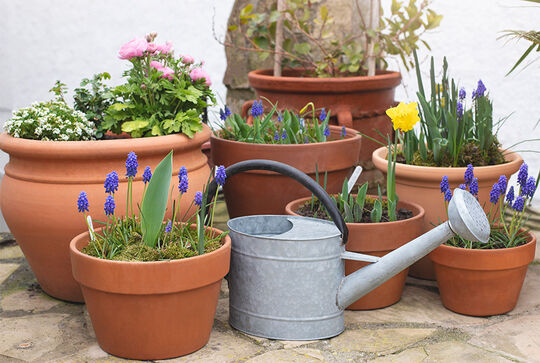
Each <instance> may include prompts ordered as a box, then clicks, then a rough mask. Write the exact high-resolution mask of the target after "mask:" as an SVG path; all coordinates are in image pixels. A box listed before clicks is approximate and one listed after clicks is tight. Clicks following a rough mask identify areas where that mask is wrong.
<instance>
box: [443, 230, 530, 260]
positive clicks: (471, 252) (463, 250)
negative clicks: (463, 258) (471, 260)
mask: <svg viewBox="0 0 540 363" xmlns="http://www.w3.org/2000/svg"><path fill="white" fill-rule="evenodd" d="M527 235H528V236H529V238H530V241H529V242H527V243H525V244H523V245H520V246H517V247H510V248H492V249H478V248H463V247H455V246H448V245H445V244H442V245H440V246H439V247H437V248H440V249H441V250H443V251H444V250H446V251H448V252H450V253H456V254H461V255H465V254H467V255H475V254H476V255H481V254H485V253H492V254H503V253H507V252H508V251H519V250H524V249H526V248H527V247H530V245H531V243H533V242H536V237H534V235H533V234H532V233H531V232H530V231H528V232H527Z"/></svg>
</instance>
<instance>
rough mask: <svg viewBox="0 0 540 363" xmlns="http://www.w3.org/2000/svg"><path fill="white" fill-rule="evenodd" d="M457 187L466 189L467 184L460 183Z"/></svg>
mask: <svg viewBox="0 0 540 363" xmlns="http://www.w3.org/2000/svg"><path fill="white" fill-rule="evenodd" d="M459 189H461V190H467V186H466V185H465V184H460V185H459Z"/></svg>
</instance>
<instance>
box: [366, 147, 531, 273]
mask: <svg viewBox="0 0 540 363" xmlns="http://www.w3.org/2000/svg"><path fill="white" fill-rule="evenodd" d="M387 155H388V150H387V148H386V147H381V148H379V149H377V150H375V151H374V152H373V164H374V165H375V167H376V168H377V169H379V170H380V171H381V172H383V173H384V174H385V175H386V171H387V165H388V161H387V160H386V156H387ZM506 161H507V163H505V164H500V165H491V166H479V167H475V168H474V175H475V176H476V177H477V178H478V197H479V200H480V204H481V205H483V203H484V202H489V192H490V191H491V189H492V188H493V184H495V183H496V182H498V180H499V177H500V176H501V175H506V176H507V177H508V178H510V175H512V174H514V173H515V172H516V171H517V170H518V169H519V167H520V166H521V163H522V162H523V159H522V158H521V156H519V154H517V153H513V152H510V153H508V154H506ZM465 170H466V168H450V167H444V168H442V167H441V168H438V167H427V166H416V165H407V164H401V163H397V164H396V192H397V194H398V195H399V196H400V197H401V198H404V199H406V200H408V201H411V202H415V203H418V204H420V205H421V206H422V207H423V208H424V209H425V211H426V216H425V218H424V231H425V232H427V231H428V230H430V229H432V228H433V227H435V226H437V225H439V224H440V223H441V222H444V221H446V220H447V217H446V210H445V207H444V198H443V195H442V193H441V187H440V183H441V180H442V178H443V176H445V175H446V176H448V184H449V185H450V188H451V189H452V190H453V189H455V188H457V187H459V185H460V184H462V183H463V182H464V181H463V176H464V175H465ZM486 205H487V207H486V208H487V209H486V212H487V211H489V203H486ZM409 275H411V276H413V277H418V278H422V279H429V280H434V279H435V273H434V271H433V266H432V264H431V261H430V260H429V257H424V258H422V259H421V260H420V261H418V262H416V263H415V264H413V265H412V266H411V268H410V269H409Z"/></svg>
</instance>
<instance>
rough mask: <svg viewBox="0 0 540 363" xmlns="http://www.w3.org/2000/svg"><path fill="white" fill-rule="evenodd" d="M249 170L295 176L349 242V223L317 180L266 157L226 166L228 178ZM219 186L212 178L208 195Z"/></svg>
mask: <svg viewBox="0 0 540 363" xmlns="http://www.w3.org/2000/svg"><path fill="white" fill-rule="evenodd" d="M249 170H267V171H273V172H276V173H279V174H281V175H284V176H288V177H290V178H293V179H294V180H296V181H297V182H299V183H300V184H302V185H303V186H305V187H306V188H307V189H309V191H311V192H312V193H313V194H314V195H315V196H316V197H317V198H318V199H319V200H320V201H321V203H322V204H323V205H324V207H325V208H326V210H327V212H328V214H329V215H330V218H332V221H333V222H334V224H335V225H336V227H337V228H338V229H339V231H340V232H341V236H342V240H343V243H344V244H345V243H347V239H348V238H349V229H348V228H347V225H346V223H345V221H344V220H343V217H342V216H341V213H339V210H338V208H337V206H336V203H334V201H333V199H332V198H330V196H329V195H328V193H326V191H325V190H324V189H323V188H322V187H321V186H320V185H319V184H318V183H317V182H315V181H314V180H313V179H311V178H310V177H309V176H307V175H306V174H305V173H303V172H302V171H300V170H298V169H296V168H294V167H292V166H290V165H287V164H284V163H280V162H279V161H273V160H264V159H253V160H245V161H240V162H238V163H236V164H233V165H230V166H228V167H227V168H225V172H226V175H227V178H229V177H231V176H233V175H235V174H238V173H242V172H244V171H249ZM225 183H226V182H225ZM217 187H218V185H217V182H216V180H215V179H214V180H212V182H211V183H210V184H209V186H208V193H207V194H206V195H207V196H211V197H212V196H214V195H215V194H216V190H217ZM203 205H208V203H206V201H205V204H203ZM208 208H209V207H208Z"/></svg>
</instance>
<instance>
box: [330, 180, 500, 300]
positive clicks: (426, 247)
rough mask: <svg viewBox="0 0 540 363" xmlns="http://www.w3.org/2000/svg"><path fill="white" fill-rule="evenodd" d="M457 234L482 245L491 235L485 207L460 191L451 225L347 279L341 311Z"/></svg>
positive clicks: (341, 290) (339, 297)
mask: <svg viewBox="0 0 540 363" xmlns="http://www.w3.org/2000/svg"><path fill="white" fill-rule="evenodd" d="M456 234H457V235H459V236H461V237H463V238H465V239H467V240H470V241H479V242H487V241H488V239H489V234H490V228H489V222H488V220H487V217H486V215H485V213H484V211H483V210H482V207H481V206H480V204H479V203H478V201H477V200H476V198H474V197H473V196H472V195H471V194H470V193H469V192H467V191H464V190H461V189H455V190H454V196H453V198H452V200H451V201H450V204H449V206H448V221H446V222H444V223H443V224H441V225H439V226H437V227H436V228H434V229H432V230H431V231H429V232H427V233H425V234H423V235H421V236H420V237H418V238H416V239H414V240H412V241H410V242H409V243H407V244H405V245H403V246H402V247H400V248H398V249H396V250H394V251H392V252H390V253H388V254H386V255H385V256H383V257H381V258H379V259H377V260H376V262H374V263H371V264H370V265H367V266H365V267H363V268H361V269H360V270H358V271H356V272H354V273H353V274H351V275H348V276H346V277H345V278H344V279H343V281H342V283H341V286H340V287H339V290H338V294H337V304H338V307H339V308H340V309H345V308H346V307H347V306H349V305H350V304H352V303H353V302H355V301H356V300H358V299H359V298H361V297H362V296H364V295H365V294H367V293H369V292H370V291H371V290H373V289H375V288H376V287H378V286H379V285H381V284H382V283H384V282H385V281H386V280H388V279H390V278H391V277H392V276H394V275H396V274H398V273H399V272H401V271H403V270H404V269H406V268H407V267H409V266H410V265H412V264H413V263H415V262H416V261H418V260H419V259H421V258H422V257H424V256H426V255H427V254H428V253H430V252H431V251H433V250H434V249H435V248H437V247H438V246H439V245H441V244H443V243H444V242H446V241H447V240H448V239H450V238H451V237H453V236H454V235H456ZM345 258H346V257H345Z"/></svg>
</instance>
